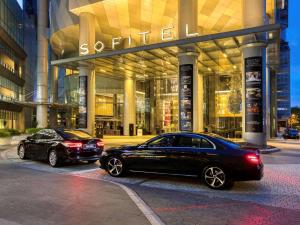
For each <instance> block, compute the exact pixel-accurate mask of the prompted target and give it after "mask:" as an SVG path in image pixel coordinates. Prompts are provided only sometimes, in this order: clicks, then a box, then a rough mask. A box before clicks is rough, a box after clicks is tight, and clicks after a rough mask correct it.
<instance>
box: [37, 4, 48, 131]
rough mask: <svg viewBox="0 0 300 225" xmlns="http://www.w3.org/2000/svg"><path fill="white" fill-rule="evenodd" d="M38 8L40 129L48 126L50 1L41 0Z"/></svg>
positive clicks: (38, 107) (38, 110) (38, 118)
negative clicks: (48, 30) (48, 27)
mask: <svg viewBox="0 0 300 225" xmlns="http://www.w3.org/2000/svg"><path fill="white" fill-rule="evenodd" d="M37 7H38V28H37V36H38V37H37V38H38V47H37V49H38V50H37V51H38V52H37V99H36V101H37V109H36V118H37V126H38V127H39V128H46V127H47V126H48V107H47V105H46V103H47V102H48V40H47V36H46V33H47V32H46V31H47V30H46V29H47V26H48V0H40V1H38V3H37Z"/></svg>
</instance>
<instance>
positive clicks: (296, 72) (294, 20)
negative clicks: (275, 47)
mask: <svg viewBox="0 0 300 225" xmlns="http://www.w3.org/2000/svg"><path fill="white" fill-rule="evenodd" d="M299 10H300V1H299V0H289V28H288V30H287V39H288V41H289V45H290V49H291V98H292V106H300V29H299V28H300V24H299V20H298V17H299Z"/></svg>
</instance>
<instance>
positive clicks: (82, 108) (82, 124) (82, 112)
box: [78, 76, 88, 129]
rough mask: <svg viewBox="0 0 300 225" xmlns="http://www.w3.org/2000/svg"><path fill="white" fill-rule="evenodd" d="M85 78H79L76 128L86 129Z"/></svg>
mask: <svg viewBox="0 0 300 225" xmlns="http://www.w3.org/2000/svg"><path fill="white" fill-rule="evenodd" d="M87 91H88V90H87V76H79V103H78V105H79V118H78V128H80V129H86V128H87Z"/></svg>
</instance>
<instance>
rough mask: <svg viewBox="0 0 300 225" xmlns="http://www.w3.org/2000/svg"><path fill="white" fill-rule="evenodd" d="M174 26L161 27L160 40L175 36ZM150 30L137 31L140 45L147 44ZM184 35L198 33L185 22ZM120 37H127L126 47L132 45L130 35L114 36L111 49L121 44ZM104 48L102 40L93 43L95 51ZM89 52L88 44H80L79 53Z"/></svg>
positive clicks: (97, 51) (171, 38)
mask: <svg viewBox="0 0 300 225" xmlns="http://www.w3.org/2000/svg"><path fill="white" fill-rule="evenodd" d="M173 30H174V26H169V27H165V28H162V29H161V40H162V41H171V40H173V39H174V38H175V35H174V31H173ZM150 33H151V32H150V31H144V32H140V33H138V34H139V35H140V36H141V40H142V41H141V44H142V45H146V44H147V36H148V35H149V34H150ZM185 35H186V37H187V38H188V37H195V36H198V35H199V33H190V32H189V25H188V24H186V25H185ZM122 39H127V41H128V47H129V48H130V47H132V38H131V36H128V37H127V38H123V37H114V38H112V40H111V48H112V50H115V49H116V46H118V45H120V44H121V41H122ZM104 48H105V44H104V43H103V42H102V41H97V42H96V43H95V44H94V49H95V51H96V53H101V52H103V50H104ZM88 54H89V48H88V44H82V45H81V46H80V55H88Z"/></svg>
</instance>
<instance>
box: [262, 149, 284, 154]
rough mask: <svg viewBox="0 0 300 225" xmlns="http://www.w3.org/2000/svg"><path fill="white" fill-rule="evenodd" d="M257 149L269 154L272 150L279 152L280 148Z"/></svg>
mask: <svg viewBox="0 0 300 225" xmlns="http://www.w3.org/2000/svg"><path fill="white" fill-rule="evenodd" d="M259 151H260V153H261V154H271V153H274V152H280V151H281V150H280V149H279V148H269V149H261V150H259Z"/></svg>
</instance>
